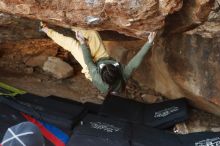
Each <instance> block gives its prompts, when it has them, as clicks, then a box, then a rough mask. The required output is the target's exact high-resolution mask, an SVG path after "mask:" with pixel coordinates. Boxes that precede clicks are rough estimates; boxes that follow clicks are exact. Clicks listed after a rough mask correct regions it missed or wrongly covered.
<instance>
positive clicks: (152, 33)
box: [148, 32, 157, 43]
mask: <svg viewBox="0 0 220 146" xmlns="http://www.w3.org/2000/svg"><path fill="white" fill-rule="evenodd" d="M156 35H157V33H156V32H149V36H148V42H149V43H153V41H154V39H155V37H156Z"/></svg>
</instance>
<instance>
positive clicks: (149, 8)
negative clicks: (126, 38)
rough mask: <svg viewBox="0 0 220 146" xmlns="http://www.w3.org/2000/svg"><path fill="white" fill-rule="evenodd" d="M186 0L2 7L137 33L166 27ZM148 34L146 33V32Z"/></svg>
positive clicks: (6, 1) (20, 2) (6, 2)
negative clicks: (172, 15) (167, 20)
mask: <svg viewBox="0 0 220 146" xmlns="http://www.w3.org/2000/svg"><path fill="white" fill-rule="evenodd" d="M182 3H183V1H182V0H159V1H158V0H147V1H146V0H28V1H27V0H1V1H0V11H2V12H6V13H11V14H15V15H21V16H25V17H29V18H34V19H40V20H44V21H47V22H51V23H54V24H56V25H61V26H65V27H69V26H81V27H86V28H93V29H94V28H95V29H99V30H100V29H102V30H103V29H104V30H114V31H118V32H120V33H124V34H127V35H131V36H136V37H146V36H145V33H146V31H152V30H158V29H161V28H163V27H164V25H165V18H166V16H167V15H168V14H171V13H173V12H175V11H178V10H179V9H180V8H181V7H182ZM143 35H144V36H143Z"/></svg>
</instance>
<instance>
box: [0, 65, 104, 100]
mask: <svg viewBox="0 0 220 146" xmlns="http://www.w3.org/2000/svg"><path fill="white" fill-rule="evenodd" d="M0 81H1V82H4V83H7V84H9V85H12V86H14V87H17V88H19V89H23V90H25V91H27V92H30V93H33V94H36V95H40V96H49V95H56V96H59V97H62V98H68V99H72V100H76V101H79V102H85V101H91V102H95V103H101V102H102V100H101V99H100V98H102V97H101V95H100V93H99V92H98V91H97V89H96V88H95V87H94V86H93V85H92V84H91V83H90V81H88V80H87V79H86V78H85V77H84V75H83V74H81V73H77V75H75V76H74V77H71V78H68V79H64V80H57V79H55V78H53V77H50V76H49V75H47V74H41V73H35V72H33V73H32V74H24V73H15V72H11V71H6V70H4V69H2V68H1V72H0Z"/></svg>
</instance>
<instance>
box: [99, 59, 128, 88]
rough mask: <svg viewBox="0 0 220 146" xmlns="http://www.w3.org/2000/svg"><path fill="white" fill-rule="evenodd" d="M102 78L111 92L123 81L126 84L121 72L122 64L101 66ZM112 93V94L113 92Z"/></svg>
mask: <svg viewBox="0 0 220 146" xmlns="http://www.w3.org/2000/svg"><path fill="white" fill-rule="evenodd" d="M100 66H101V67H100V69H101V78H102V80H103V81H104V82H105V83H107V84H108V85H109V90H111V91H112V90H113V87H114V86H115V85H116V84H117V83H119V82H120V81H121V83H124V79H123V76H122V72H121V67H120V64H119V63H118V62H117V63H115V64H100ZM111 91H110V92H111Z"/></svg>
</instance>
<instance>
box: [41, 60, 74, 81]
mask: <svg viewBox="0 0 220 146" xmlns="http://www.w3.org/2000/svg"><path fill="white" fill-rule="evenodd" d="M43 70H44V71H46V72H48V73H50V74H51V75H52V76H53V77H55V78H57V79H64V78H68V77H70V76H72V75H73V67H72V66H70V65H69V64H68V63H66V62H64V61H62V60H61V59H60V58H57V57H48V59H47V61H46V62H45V63H44V65H43Z"/></svg>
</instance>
